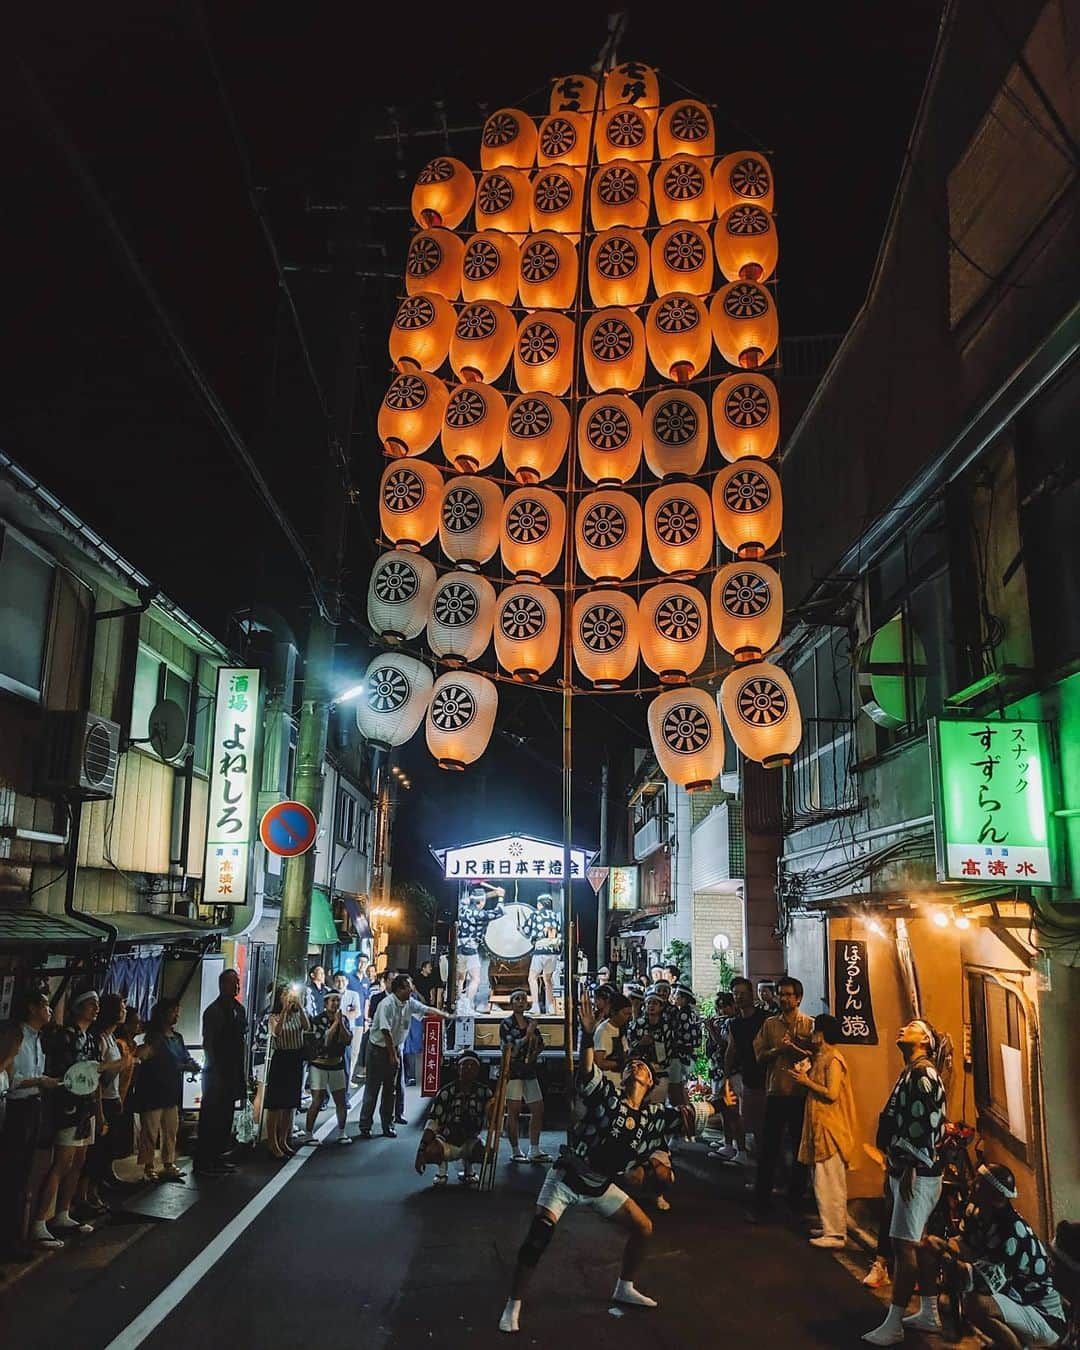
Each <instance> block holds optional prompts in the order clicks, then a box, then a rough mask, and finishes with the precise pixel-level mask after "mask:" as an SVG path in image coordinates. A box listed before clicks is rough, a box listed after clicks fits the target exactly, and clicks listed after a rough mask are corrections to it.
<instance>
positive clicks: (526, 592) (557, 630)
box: [495, 584, 562, 684]
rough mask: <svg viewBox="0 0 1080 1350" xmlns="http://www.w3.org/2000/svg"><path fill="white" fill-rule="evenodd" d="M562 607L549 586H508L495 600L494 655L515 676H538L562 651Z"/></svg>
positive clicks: (529, 678) (525, 679)
mask: <svg viewBox="0 0 1080 1350" xmlns="http://www.w3.org/2000/svg"><path fill="white" fill-rule="evenodd" d="M561 628H562V608H561V606H560V605H559V601H558V599H557V597H556V596H555V594H554V592H553V591H550V590H548V588H547V587H546V586H535V585H531V584H529V585H523V586H508V587H507V588H506V590H504V591H503V592H502V594H501V595H500V596H499V598H498V600H497V601H496V604H495V655H496V656H497V657H498V658H499V664H500V665H501V666H502V667H503V668H504V669H505V670H508V671H509V672H510V674H511V675H513V677H514V679H515V680H521V681H523V682H524V683H526V684H531V683H532V682H533V681H534V680H538V679H539V678H540V676H541V675H543V673H544V671H545V670H547V669H548V668H549V667H550V666H551V665H552V664H553V662H554V660H555V658H556V657H557V656H558V654H559V641H560V638H561Z"/></svg>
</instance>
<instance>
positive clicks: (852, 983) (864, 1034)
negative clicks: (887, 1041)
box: [833, 938, 878, 1045]
mask: <svg viewBox="0 0 1080 1350" xmlns="http://www.w3.org/2000/svg"><path fill="white" fill-rule="evenodd" d="M833 1014H834V1016H835V1017H836V1020H837V1021H838V1022H839V1023H840V1039H841V1041H842V1042H843V1043H844V1044H845V1045H877V1043H878V1034H877V1026H876V1025H875V1023H874V1004H873V1000H872V999H871V997H870V964H869V959H868V954H867V950H866V943H865V942H857V941H855V940H854V939H853V938H841V939H837V940H834V942H833Z"/></svg>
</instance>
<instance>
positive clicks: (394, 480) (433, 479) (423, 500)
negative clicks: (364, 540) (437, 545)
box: [379, 459, 443, 553]
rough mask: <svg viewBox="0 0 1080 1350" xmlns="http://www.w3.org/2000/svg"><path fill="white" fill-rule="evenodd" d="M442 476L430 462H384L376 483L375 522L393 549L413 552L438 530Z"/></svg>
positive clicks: (420, 460) (429, 540)
mask: <svg viewBox="0 0 1080 1350" xmlns="http://www.w3.org/2000/svg"><path fill="white" fill-rule="evenodd" d="M442 496H443V479H442V474H441V473H440V472H439V471H438V469H437V468H436V467H435V465H434V464H429V463H428V462H427V460H423V459H409V460H405V461H400V460H399V461H396V462H394V463H392V464H388V465H387V466H386V468H385V469H384V470H383V475H382V480H381V482H380V484H379V524H380V526H381V528H382V532H383V534H384V535H385V537H386V538H387V539H389V541H390V543H391V544H393V545H394V547H395V548H401V549H406V550H408V551H409V552H412V553H415V552H417V551H418V550H419V549H420V548H422V547H423V545H424V544H430V543H431V541H432V539H434V538H435V535H436V534H437V533H438V529H439V510H440V507H441V506H442Z"/></svg>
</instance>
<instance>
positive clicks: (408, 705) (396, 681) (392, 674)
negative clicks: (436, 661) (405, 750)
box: [356, 652, 434, 750]
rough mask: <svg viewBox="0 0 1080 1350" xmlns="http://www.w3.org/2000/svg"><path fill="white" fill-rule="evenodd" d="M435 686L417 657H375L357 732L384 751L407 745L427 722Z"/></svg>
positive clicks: (367, 677) (360, 706) (360, 705)
mask: <svg viewBox="0 0 1080 1350" xmlns="http://www.w3.org/2000/svg"><path fill="white" fill-rule="evenodd" d="M433 684H434V679H433V677H432V674H431V671H430V670H428V668H427V666H425V665H424V663H423V661H418V660H417V659H416V657H415V656H406V655H405V653H404V652H391V653H382V654H380V655H379V656H376V657H373V658H372V661H371V664H370V665H369V666H368V668H367V671H366V672H365V674H364V692H363V694H361V696H360V699H359V701H358V703H357V705H356V726H357V729H358V730H359V731H360V732H361V734H362V735H363V736H364V739H365V740H367V741H370V742H371V744H372V745H374V746H376V747H377V748H378V749H380V750H390V749H391V748H392V747H393V746H395V745H404V744H405V742H406V741H408V740H411V739H412V737H413V736H414V735H415V734H416V732H417V730H418V728H419V726H420V723H421V722H422V721H423V720H424V714H425V713H426V712H427V706H428V703H429V701H430V699H431V687H432V685H433Z"/></svg>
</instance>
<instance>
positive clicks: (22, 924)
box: [0, 909, 105, 952]
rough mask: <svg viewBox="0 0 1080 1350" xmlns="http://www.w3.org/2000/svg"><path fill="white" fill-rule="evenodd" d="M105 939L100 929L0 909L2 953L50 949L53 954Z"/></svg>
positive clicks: (24, 911)
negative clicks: (42, 948)
mask: <svg viewBox="0 0 1080 1350" xmlns="http://www.w3.org/2000/svg"><path fill="white" fill-rule="evenodd" d="M104 939H105V934H104V932H102V931H101V929H99V928H91V927H90V925H89V924H88V923H80V922H79V920H78V919H71V918H68V916H67V915H66V914H45V913H43V912H42V911H41V910H39V909H0V951H17V950H21V949H25V948H26V947H47V948H48V949H49V951H50V952H66V951H73V950H76V949H79V948H82V947H87V946H91V945H92V944H93V943H95V942H102V941H104Z"/></svg>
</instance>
